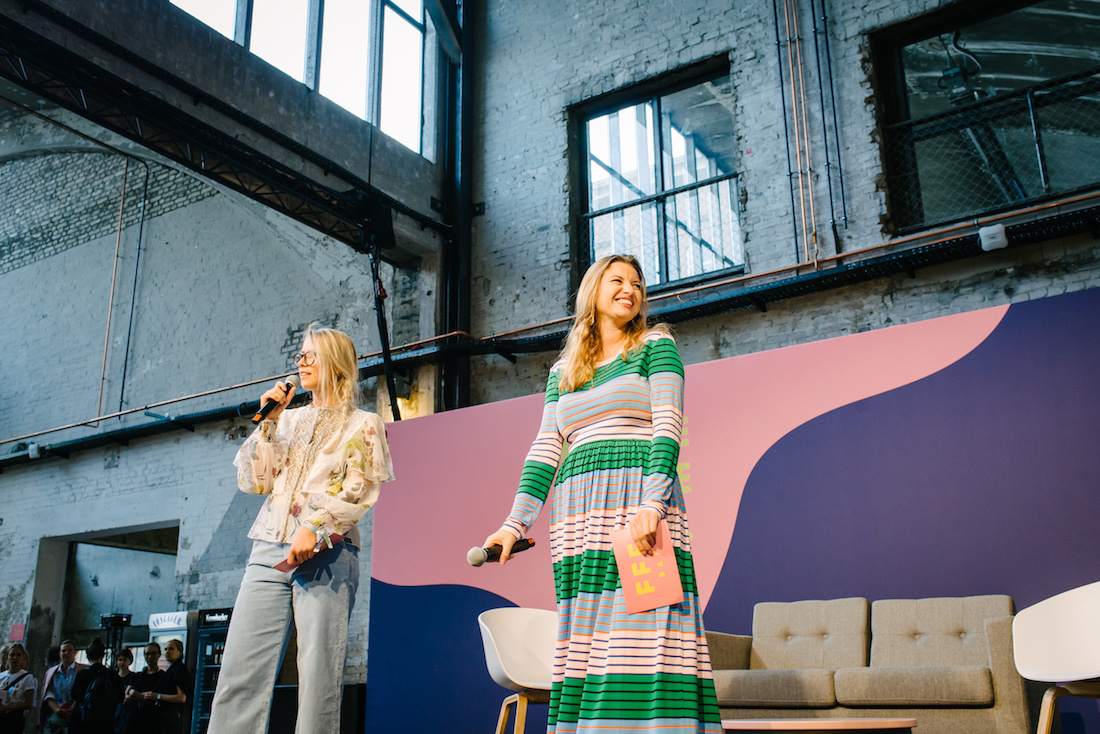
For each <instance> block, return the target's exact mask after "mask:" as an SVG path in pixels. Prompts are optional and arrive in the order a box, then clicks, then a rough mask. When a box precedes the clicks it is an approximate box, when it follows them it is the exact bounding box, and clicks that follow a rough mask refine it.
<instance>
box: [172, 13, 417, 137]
mask: <svg viewBox="0 0 1100 734" xmlns="http://www.w3.org/2000/svg"><path fill="white" fill-rule="evenodd" d="M171 2H172V4H173V5H176V6H178V7H179V8H181V9H182V10H185V11H187V12H188V13H190V14H191V15H193V16H194V17H195V18H197V19H199V20H201V21H202V22H203V23H205V24H207V25H208V26H210V27H211V28H213V29H214V30H216V31H218V32H219V33H221V34H222V35H224V36H225V37H226V38H231V39H233V40H235V41H236V42H237V43H240V44H241V45H243V46H245V47H246V48H248V49H249V50H250V51H251V52H252V53H254V54H256V55H257V56H259V57H260V58H262V59H263V60H264V61H267V62H268V63H269V64H271V65H272V66H274V67H276V68H277V69H279V70H280V71H282V72H284V73H286V74H287V75H289V76H290V77H292V78H294V79H296V80H298V81H300V82H302V83H304V84H306V85H307V86H309V87H310V88H312V89H317V91H318V92H320V93H321V94H323V95H324V96H326V97H328V98H329V99H331V100H332V101H333V102H335V103H336V104H338V105H340V106H341V107H343V108H344V109H346V110H349V111H351V112H354V113H355V114H356V115H358V116H359V117H360V118H362V119H364V120H367V121H369V122H371V123H374V124H376V125H378V126H379V128H380V129H381V130H382V131H383V132H384V133H386V134H387V135H389V136H390V137H392V138H394V139H395V140H398V141H400V142H401V143H402V144H404V145H405V146H406V147H408V148H411V149H412V150H415V151H416V152H418V153H419V152H421V140H422V136H423V132H422V131H423V120H422V111H423V106H424V105H423V79H424V58H425V54H424V38H425V18H424V5H423V2H422V0H324V1H323V2H321V0H171ZM377 39H381V43H376V40H377Z"/></svg>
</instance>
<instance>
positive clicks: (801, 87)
mask: <svg viewBox="0 0 1100 734" xmlns="http://www.w3.org/2000/svg"><path fill="white" fill-rule="evenodd" d="M811 2H812V0H811ZM790 3H791V27H792V28H793V30H794V39H793V43H794V50H795V58H797V59H798V98H799V102H800V108H801V117H802V139H803V140H804V141H805V145H806V191H807V194H806V196H807V198H808V199H809V200H810V221H809V229H810V241H811V242H812V243H813V246H814V267H815V268H816V267H817V259H818V254H819V247H818V240H817V202H816V201H815V200H814V167H813V153H812V149H811V147H810V113H809V107H808V106H807V105H806V69H805V65H804V64H803V63H802V34H801V33H800V32H799V29H798V0H790ZM810 14H811V15H813V7H812V5H811V7H810ZM792 76H793V72H792ZM803 226H804V227H805V223H803ZM806 259H807V260H809V251H808V250H807V252H806Z"/></svg>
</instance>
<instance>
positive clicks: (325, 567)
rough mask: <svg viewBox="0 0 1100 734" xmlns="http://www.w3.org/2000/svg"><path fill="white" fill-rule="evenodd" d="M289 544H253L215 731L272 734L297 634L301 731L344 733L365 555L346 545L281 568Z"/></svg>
mask: <svg viewBox="0 0 1100 734" xmlns="http://www.w3.org/2000/svg"><path fill="white" fill-rule="evenodd" d="M289 550H290V546H289V545H287V544H279V543H268V542H265V541H261V540H257V541H254V542H253V546H252V555H251V556H249V559H248V567H247V568H246V569H245V572H244V580H243V581H242V582H241V590H240V593H238V594H237V603H236V605H235V606H234V607H233V617H232V619H231V621H230V623H229V636H228V638H227V639H226V642H225V652H224V654H223V656H222V666H221V670H220V671H219V677H218V687H217V690H216V692H215V693H214V703H213V708H212V710H211V712H210V728H209V729H208V732H209V734H266V732H267V725H268V717H269V715H270V712H271V698H272V695H273V693H274V687H275V679H276V677H277V676H278V674H279V668H280V667H281V666H282V660H283V653H284V652H285V651H286V646H287V643H288V642H289V640H290V631H291V629H293V628H294V627H297V630H298V722H297V727H296V729H295V731H296V732H297V734H333V732H338V731H340V698H341V693H342V691H343V678H344V659H345V658H346V657H347V648H348V619H349V618H350V616H351V609H352V607H353V606H354V605H355V592H356V590H357V589H358V587H359V551H358V550H357V549H356V548H355V547H354V546H351V545H347V544H346V543H337V544H336V545H335V546H334V547H333V548H332V549H331V550H330V549H325V550H322V551H321V552H319V553H317V555H315V556H314V557H313V558H311V559H309V560H308V561H306V562H305V563H303V564H302V565H300V566H298V567H297V568H295V569H293V570H292V571H291V572H290V573H285V572H283V571H278V570H276V569H275V568H274V566H275V564H277V563H279V562H280V561H282V560H284V559H285V558H286V556H287V551H289Z"/></svg>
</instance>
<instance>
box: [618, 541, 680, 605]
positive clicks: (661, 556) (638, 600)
mask: <svg viewBox="0 0 1100 734" xmlns="http://www.w3.org/2000/svg"><path fill="white" fill-rule="evenodd" d="M611 549H612V550H613V551H614V552H615V565H616V566H618V567H619V578H620V579H621V580H622V584H623V597H624V598H625V600H626V611H627V612H628V613H630V614H634V613H636V612H648V611H649V610H651V609H656V608H657V607H664V606H669V605H671V604H679V603H680V602H682V601H683V600H684V587H683V585H682V584H681V582H680V569H679V567H678V566H677V565H676V551H675V549H673V547H672V537H671V536H670V535H669V532H668V523H666V522H665V521H664V520H661V522H660V523H658V524H657V538H656V542H655V543H654V545H653V552H652V554H651V555H648V556H647V555H643V554H642V552H641V551H639V550H638V548H637V547H636V546H635V545H634V539H633V538H631V537H630V528H624V529H622V530H616V531H615V532H613V533H611Z"/></svg>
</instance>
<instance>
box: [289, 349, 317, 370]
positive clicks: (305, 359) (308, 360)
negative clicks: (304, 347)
mask: <svg viewBox="0 0 1100 734" xmlns="http://www.w3.org/2000/svg"><path fill="white" fill-rule="evenodd" d="M291 359H292V360H294V364H295V366H297V367H312V366H313V365H314V364H316V363H317V354H316V353H314V352H295V354H294V356H293V357H291Z"/></svg>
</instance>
